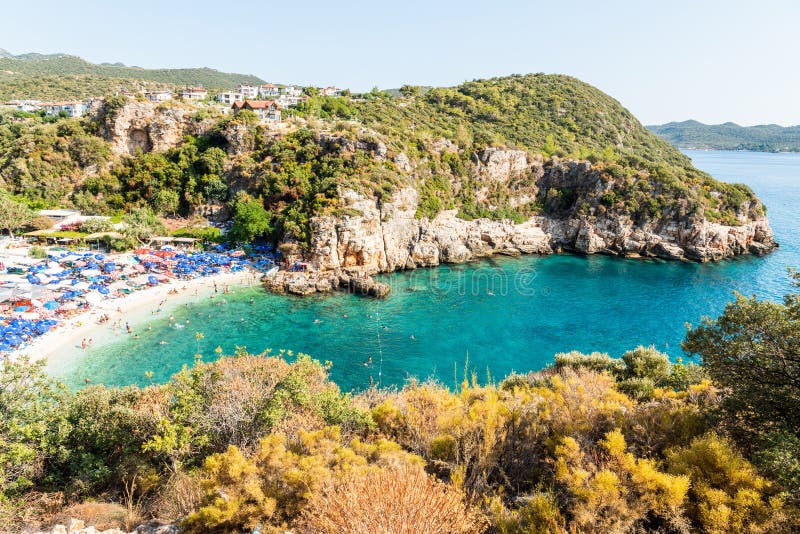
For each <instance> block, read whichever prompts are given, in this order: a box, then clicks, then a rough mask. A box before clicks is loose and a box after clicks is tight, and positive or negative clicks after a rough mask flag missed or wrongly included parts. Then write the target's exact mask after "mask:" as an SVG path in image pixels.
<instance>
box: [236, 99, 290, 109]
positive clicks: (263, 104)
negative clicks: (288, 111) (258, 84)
mask: <svg viewBox="0 0 800 534" xmlns="http://www.w3.org/2000/svg"><path fill="white" fill-rule="evenodd" d="M270 106H275V108H276V109H281V106H280V104H278V103H277V102H275V101H274V100H245V101H244V102H234V103H233V107H234V108H236V109H241V108H248V109H267V108H269V107H270Z"/></svg>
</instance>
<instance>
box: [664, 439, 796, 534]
mask: <svg viewBox="0 0 800 534" xmlns="http://www.w3.org/2000/svg"><path fill="white" fill-rule="evenodd" d="M667 460H668V465H669V471H670V472H671V473H674V474H677V475H682V476H687V477H689V478H690V480H691V490H690V496H691V498H690V500H689V503H688V506H687V512H688V515H689V518H690V519H691V520H692V524H693V525H694V526H695V527H696V528H698V529H701V530H702V531H704V532H709V533H720V534H722V533H725V532H759V531H760V532H766V531H772V532H774V531H777V529H778V528H780V525H781V524H782V522H783V521H784V520H785V517H784V515H783V513H782V509H783V507H784V504H783V499H782V498H781V497H780V496H779V495H778V492H777V491H776V489H775V488H774V486H773V485H772V484H771V483H770V482H769V481H767V480H766V479H764V478H763V477H761V476H760V475H759V474H758V473H757V472H756V469H755V468H754V467H753V466H752V464H750V462H748V461H747V460H745V459H744V458H743V457H742V455H741V454H739V453H738V452H737V451H736V450H735V449H734V447H733V444H732V443H731V442H730V441H728V440H727V439H725V438H722V437H720V436H718V435H716V434H713V433H712V434H706V435H705V436H701V437H698V438H695V439H694V440H692V442H691V444H690V445H689V446H688V447H683V448H676V449H673V450H671V451H668V453H667Z"/></svg>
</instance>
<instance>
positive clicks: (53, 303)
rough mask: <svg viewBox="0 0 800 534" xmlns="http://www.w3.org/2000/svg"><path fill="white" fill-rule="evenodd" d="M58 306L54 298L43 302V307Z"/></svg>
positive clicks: (49, 308) (53, 307) (52, 307)
mask: <svg viewBox="0 0 800 534" xmlns="http://www.w3.org/2000/svg"><path fill="white" fill-rule="evenodd" d="M58 306H59V304H58V302H57V301H55V300H49V301H47V302H45V303H44V307H45V308H46V309H48V310H55V309H56V308H58Z"/></svg>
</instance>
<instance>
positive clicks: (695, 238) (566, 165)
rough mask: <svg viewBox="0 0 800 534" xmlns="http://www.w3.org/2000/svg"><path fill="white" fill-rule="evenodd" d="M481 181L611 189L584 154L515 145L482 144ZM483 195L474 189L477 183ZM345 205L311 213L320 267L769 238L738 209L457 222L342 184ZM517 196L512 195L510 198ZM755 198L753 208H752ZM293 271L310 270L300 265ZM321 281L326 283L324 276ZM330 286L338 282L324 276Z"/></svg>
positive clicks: (751, 246) (768, 246) (758, 247)
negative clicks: (725, 216)
mask: <svg viewBox="0 0 800 534" xmlns="http://www.w3.org/2000/svg"><path fill="white" fill-rule="evenodd" d="M478 159H479V162H480V165H479V167H478V175H477V177H478V183H479V184H485V183H510V182H513V181H514V180H519V179H520V178H524V179H525V181H526V182H527V183H528V187H527V189H525V190H524V191H521V190H519V188H517V189H516V191H517V193H518V194H520V198H518V199H516V200H517V201H518V202H524V201H525V199H526V198H531V197H532V196H533V197H535V196H536V194H537V192H538V191H539V190H540V189H541V190H549V189H551V188H560V189H568V188H569V189H579V188H580V189H582V190H584V191H593V190H594V188H598V189H597V190H598V191H599V192H602V191H603V190H606V189H608V188H609V187H610V185H609V184H607V183H603V180H602V179H601V177H600V173H598V172H597V171H595V170H593V167H592V165H591V164H590V163H589V162H580V161H569V160H554V161H550V162H547V163H545V162H544V161H543V160H542V159H541V158H533V159H529V158H528V156H527V155H526V153H525V152H523V151H518V150H501V149H487V150H486V151H484V152H483V153H481V154H480V155H479V157H478ZM478 193H480V191H478ZM340 196H341V199H342V201H343V203H344V204H345V205H346V207H347V208H348V209H347V212H348V213H358V215H342V216H321V217H316V218H314V219H313V220H312V240H311V246H310V249H309V255H308V258H309V260H310V262H311V264H312V265H313V267H314V269H315V271H317V273H316V274H315V276H316V277H320V276H322V277H324V276H325V275H324V274H320V273H334V275H335V276H336V277H338V276H339V273H342V272H349V273H356V272H358V273H363V274H366V275H371V274H375V273H381V272H390V271H395V270H401V269H414V268H417V267H431V266H435V265H439V264H441V263H461V262H467V261H471V260H474V259H477V258H482V257H486V256H491V255H495V254H503V255H519V254H550V253H553V252H557V251H561V250H567V251H573V252H578V253H582V254H609V255H618V256H626V257H657V258H664V259H669V260H691V261H701V262H702V261H716V260H721V259H724V258H729V257H732V256H736V255H740V254H755V255H761V254H765V253H767V252H769V251H770V250H772V249H773V248H774V247H775V246H777V245H776V243H775V242H774V240H773V234H772V230H771V229H770V227H769V223H768V222H767V220H766V218H765V217H763V216H759V215H753V213H758V212H757V210H755V209H748V210H745V212H744V213H743V215H742V216H741V221H740V222H741V224H739V225H737V226H728V225H724V224H719V223H713V222H710V221H708V220H706V219H704V218H703V217H701V216H699V215H697V214H692V215H689V214H683V215H682V214H680V213H678V214H671V215H670V216H663V217H658V218H653V219H649V220H646V221H638V222H637V221H634V220H633V219H632V218H631V217H630V216H628V215H625V214H620V213H619V212H615V211H612V210H606V211H604V212H602V213H597V214H595V215H592V216H588V215H578V214H576V213H574V212H564V213H559V212H556V213H553V214H549V215H546V216H545V215H539V216H534V217H532V218H530V219H529V220H527V221H525V222H522V223H519V224H515V223H513V222H511V221H508V220H503V221H496V220H489V219H474V220H464V219H461V218H458V217H457V216H456V210H449V211H443V212H441V213H440V214H438V215H437V216H436V217H435V218H434V219H433V220H429V219H427V218H421V219H420V218H417V217H416V213H417V207H418V204H419V198H418V193H417V191H416V189H414V188H413V187H406V188H403V189H400V190H398V191H396V192H395V193H394V195H393V196H392V197H391V199H389V200H381V199H376V198H370V197H367V196H365V195H363V194H359V193H356V192H355V191H352V190H345V191H342V192H341V195H340ZM513 200H515V199H513V198H512V201H513ZM755 207H756V206H752V207H751V208H755ZM295 276H296V277H297V278H298V279H300V278H307V276H306V275H303V274H302V273H295ZM293 283H294V284H300V286H299V287H300V288H298V289H293V287H294V286H293V285H292V284H288V285H286V288H287V291H288V292H291V293H297V294H305V293H312V292H315V289H314V288H315V287H316V286H315V284H312V283H310V282H309V283H303V282H298V281H295V282H293ZM323 285H324V287H326V288H327V287H328V284H323ZM330 285H331V287H336V284H335V283H333V284H330Z"/></svg>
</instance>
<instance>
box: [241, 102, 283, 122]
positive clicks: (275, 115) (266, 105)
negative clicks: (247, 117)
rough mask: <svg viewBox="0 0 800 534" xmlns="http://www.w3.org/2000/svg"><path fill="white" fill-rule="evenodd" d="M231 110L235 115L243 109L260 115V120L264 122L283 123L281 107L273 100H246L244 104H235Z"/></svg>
mask: <svg viewBox="0 0 800 534" xmlns="http://www.w3.org/2000/svg"><path fill="white" fill-rule="evenodd" d="M231 109H232V110H233V114H234V115H236V114H237V113H239V112H240V111H242V110H243V109H247V110H249V111H252V112H253V113H255V114H256V115H258V118H259V119H261V120H262V121H268V122H281V106H280V104H278V103H277V102H274V101H272V100H245V101H244V102H234V103H233V106H231Z"/></svg>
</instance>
